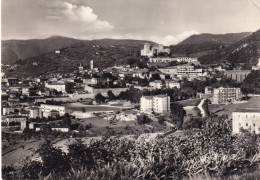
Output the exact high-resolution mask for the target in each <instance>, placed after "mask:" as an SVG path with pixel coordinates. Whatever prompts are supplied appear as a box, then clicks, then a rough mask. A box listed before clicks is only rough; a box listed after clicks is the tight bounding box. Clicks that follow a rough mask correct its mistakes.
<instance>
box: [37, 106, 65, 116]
mask: <svg viewBox="0 0 260 180" xmlns="http://www.w3.org/2000/svg"><path fill="white" fill-rule="evenodd" d="M40 108H41V111H42V116H43V117H48V116H51V111H58V112H59V115H60V116H64V114H65V106H59V105H50V104H41V107H40Z"/></svg>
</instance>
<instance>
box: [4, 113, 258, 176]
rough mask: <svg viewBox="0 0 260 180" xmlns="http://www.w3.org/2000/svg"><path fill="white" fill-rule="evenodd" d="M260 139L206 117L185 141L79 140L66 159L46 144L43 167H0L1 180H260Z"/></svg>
mask: <svg viewBox="0 0 260 180" xmlns="http://www.w3.org/2000/svg"><path fill="white" fill-rule="evenodd" d="M259 139H260V138H259V136H258V135H255V134H250V133H248V132H246V131H243V133H242V134H241V135H240V136H237V135H234V136H232V134H231V124H230V122H229V121H228V120H227V119H226V117H224V116H223V117H217V116H214V117H209V118H206V119H205V120H204V121H203V122H202V126H201V127H200V128H197V129H190V130H186V131H185V136H184V137H176V136H167V137H164V136H160V137H158V138H157V139H155V140H154V141H150V142H145V141H140V140H139V141H131V140H127V139H124V140H119V139H117V138H111V137H110V138H104V139H102V140H96V141H92V142H91V143H90V144H88V145H86V144H83V143H82V142H81V140H80V139H78V141H77V142H76V143H73V144H71V145H69V147H68V148H69V149H68V153H65V152H63V151H62V150H61V149H59V148H54V147H53V146H52V143H51V141H47V142H46V143H45V144H43V145H42V146H41V148H39V149H38V151H37V152H38V153H39V155H40V157H41V160H42V161H41V162H39V161H30V160H28V161H27V162H26V163H25V164H24V165H23V167H20V168H17V167H12V166H8V167H3V178H4V179H14V178H16V179H202V178H204V179H205V178H206V179H210V178H213V177H214V178H216V179H230V178H232V179H233V178H236V179H240V178H241V177H243V179H246V178H247V177H249V178H250V179H257V178H259V175H260V174H259V173H258V171H259V165H260V154H259V147H260V146H259V145H260V141H259Z"/></svg>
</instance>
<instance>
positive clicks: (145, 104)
mask: <svg viewBox="0 0 260 180" xmlns="http://www.w3.org/2000/svg"><path fill="white" fill-rule="evenodd" d="M140 110H141V111H142V112H155V113H159V114H161V113H168V112H170V97H169V96H167V95H157V96H142V98H141V108H140Z"/></svg>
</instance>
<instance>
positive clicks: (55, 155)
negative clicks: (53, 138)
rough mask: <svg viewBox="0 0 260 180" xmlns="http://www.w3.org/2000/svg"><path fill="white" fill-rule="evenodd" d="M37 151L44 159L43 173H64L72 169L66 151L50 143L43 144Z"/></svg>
mask: <svg viewBox="0 0 260 180" xmlns="http://www.w3.org/2000/svg"><path fill="white" fill-rule="evenodd" d="M37 152H38V153H39V155H40V157H41V160H42V173H43V175H44V176H46V175H48V174H50V173H55V174H64V173H67V172H68V171H69V170H70V163H69V159H68V157H67V155H66V153H65V152H63V151H62V150H61V149H58V148H55V147H53V146H52V145H51V144H50V143H45V144H43V145H42V146H41V147H40V149H39V150H38V151H37Z"/></svg>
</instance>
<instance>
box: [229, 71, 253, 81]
mask: <svg viewBox="0 0 260 180" xmlns="http://www.w3.org/2000/svg"><path fill="white" fill-rule="evenodd" d="M250 73H251V70H228V71H226V72H225V73H224V74H225V75H226V76H227V77H228V78H231V79H233V80H235V81H238V82H242V81H244V79H245V78H246V77H247V75H248V74H250Z"/></svg>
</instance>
